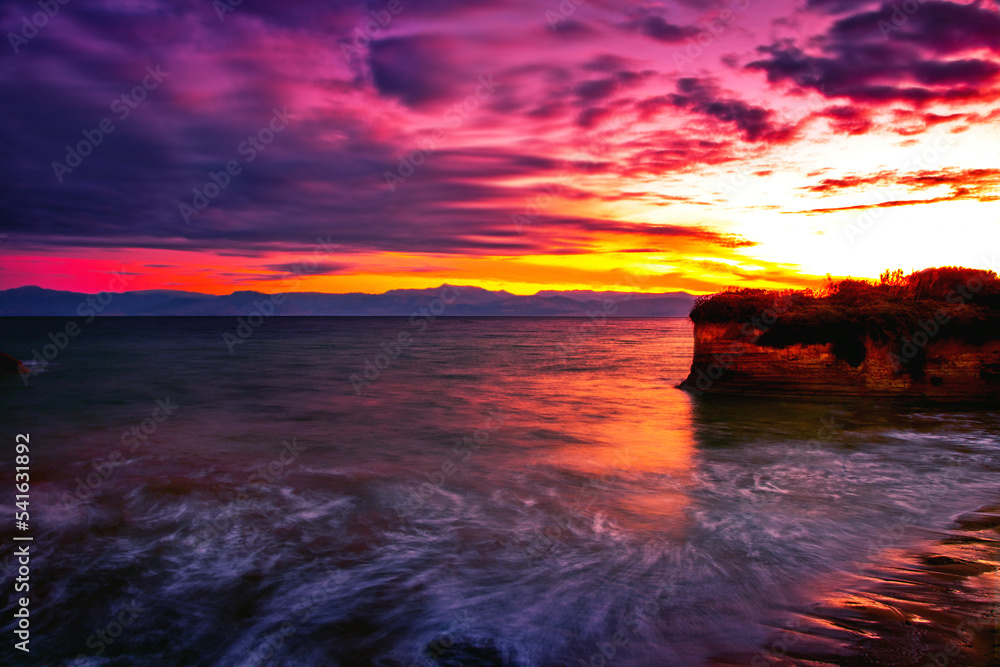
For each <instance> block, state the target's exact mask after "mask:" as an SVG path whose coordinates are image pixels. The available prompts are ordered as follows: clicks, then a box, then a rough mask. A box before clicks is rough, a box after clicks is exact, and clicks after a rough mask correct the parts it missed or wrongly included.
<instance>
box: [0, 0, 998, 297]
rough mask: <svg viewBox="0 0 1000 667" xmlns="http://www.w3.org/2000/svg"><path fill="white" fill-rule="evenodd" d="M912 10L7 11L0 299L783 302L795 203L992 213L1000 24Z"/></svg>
mask: <svg viewBox="0 0 1000 667" xmlns="http://www.w3.org/2000/svg"><path fill="white" fill-rule="evenodd" d="M903 4H905V3H894V2H885V3H883V2H879V1H877V0H876V1H874V2H867V1H862V0H807V2H806V3H803V2H801V1H800V0H768V1H767V2H761V3H753V4H752V5H751V4H750V3H746V2H745V1H744V0H736V1H735V2H731V1H729V0H712V1H711V2H703V1H701V0H665V2H662V3H652V4H650V3H641V2H630V1H627V2H585V3H575V2H563V3H560V2H554V1H552V0H512V1H506V0H505V1H501V0H420V1H418V0H412V1H409V0H403V1H402V2H401V3H398V4H396V3H389V2H381V1H373V2H357V1H356V0H333V1H331V2H320V1H319V0H305V1H304V2H296V3H292V4H288V3H281V2H278V1H277V0H254V1H253V2H243V3H240V4H238V5H232V4H228V3H226V2H217V3H213V2H206V1H203V0H197V1H196V0H176V1H168V0H141V1H140V0H137V1H130V2H112V1H110V0H109V1H102V2H84V3H79V4H78V3H75V2H71V3H68V4H66V5H64V6H62V8H61V10H60V12H59V14H58V15H57V16H54V17H52V18H51V19H50V20H49V21H48V23H47V24H46V25H44V26H42V27H39V28H38V30H37V34H34V33H32V36H31V37H30V38H29V37H24V36H22V34H21V33H22V29H23V28H24V23H23V19H24V17H25V16H26V14H25V13H26V12H29V10H31V12H34V11H35V7H36V6H35V5H31V4H30V3H28V4H23V3H22V4H19V5H17V4H13V3H4V4H0V33H2V34H3V35H4V36H5V42H6V45H5V48H6V49H7V50H6V52H5V53H4V54H2V55H0V114H2V116H3V121H4V122H3V123H2V124H0V145H2V146H3V153H4V159H3V160H0V182H2V183H3V185H4V187H3V196H2V197H0V234H4V235H6V236H4V237H2V239H0V240H2V244H0V253H3V258H2V261H0V287H7V286H15V285H20V284H34V283H43V284H49V281H55V280H57V278H56V277H50V274H51V273H52V271H50V269H49V268H48V264H47V262H49V261H50V260H52V261H57V262H58V266H59V267H60V273H59V276H63V278H58V279H59V280H62V279H65V280H67V281H72V280H81V281H86V280H94V281H95V286H96V288H97V289H103V286H102V285H101V283H100V281H99V280H97V279H95V278H92V277H93V276H95V275H96V276H101V275H102V273H101V272H102V271H107V270H114V269H116V268H117V263H118V262H120V261H121V260H122V258H125V257H127V258H129V259H130V260H132V261H134V262H135V264H136V270H137V271H139V272H140V273H142V276H140V277H138V278H137V279H136V280H137V281H140V282H141V281H146V282H144V283H143V286H145V287H156V286H160V285H166V284H170V285H184V286H187V287H188V288H190V289H205V290H211V291H216V292H219V291H224V290H225V289H226V288H227V287H228V286H231V285H235V284H239V283H240V281H246V280H253V281H258V282H262V283H268V281H272V280H273V281H280V280H283V279H288V278H290V277H293V276H299V277H301V278H302V283H303V284H304V285H308V286H309V288H310V289H326V290H334V291H337V290H362V291H363V290H375V289H386V288H389V287H396V286H402V285H405V286H408V287H412V286H426V285H428V284H431V281H438V282H440V281H443V280H451V281H453V282H458V281H459V280H462V281H465V282H470V283H474V282H476V281H479V283H480V284H482V285H484V286H485V285H488V286H490V287H491V288H497V287H498V286H510V285H514V286H517V289H520V290H521V291H525V290H527V289H528V285H535V284H541V283H545V284H546V285H548V286H553V285H561V286H566V285H576V286H577V287H581V284H579V283H580V281H587V280H604V279H607V278H608V277H609V276H610V275H612V273H613V272H614V271H615V270H619V269H623V270H624V269H628V268H629V267H636V266H642V267H643V268H644V269H646V268H649V267H662V271H663V277H662V281H663V282H662V283H656V281H653V282H651V284H653V283H656V284H666V283H667V282H669V281H675V282H674V283H672V284H675V285H676V286H679V285H687V286H695V287H697V288H698V289H705V290H707V289H710V288H712V287H713V286H715V287H719V286H722V285H723V284H725V282H726V281H728V280H730V279H732V278H733V276H738V277H739V278H740V279H741V280H742V279H743V275H744V274H746V275H748V276H749V275H753V274H754V272H758V274H757V275H759V276H761V280H762V281H775V280H778V278H777V277H778V276H780V275H784V276H785V281H786V282H785V284H795V281H799V280H806V279H805V278H800V277H796V276H794V275H793V272H794V271H797V270H803V271H805V270H807V269H803V268H801V267H802V266H805V265H807V264H808V262H807V261H806V260H805V259H802V260H801V261H800V259H799V258H797V255H796V253H798V252H799V251H800V248H801V247H802V244H801V243H798V242H796V243H794V244H793V243H791V242H790V241H787V240H786V239H785V238H784V237H780V235H778V234H777V233H774V232H773V231H772V225H773V224H775V223H774V220H775V219H780V220H782V221H785V220H789V218H788V217H787V215H786V216H782V215H775V214H774V212H775V211H778V212H781V213H784V214H788V212H789V211H793V212H794V211H797V210H799V209H802V208H815V202H809V203H806V204H803V202H802V201H801V200H802V198H803V196H804V195H807V196H810V197H815V198H820V197H825V196H828V195H829V196H833V195H835V194H837V193H844V194H845V196H850V194H851V193H852V192H853V193H857V192H860V191H862V190H863V189H865V188H883V189H894V190H896V191H900V192H901V193H902V194H901V195H900V196H886V197H882V198H881V199H880V201H881V202H882V204H881V205H883V206H889V205H891V204H892V202H904V203H906V205H909V203H910V200H909V199H908V197H919V198H921V199H922V200H924V201H927V202H934V203H945V204H948V203H950V202H955V201H962V202H966V203H971V202H975V203H976V204H977V205H979V204H981V205H983V206H986V205H988V204H989V205H991V204H990V202H991V201H992V198H993V197H994V191H993V190H992V189H991V188H992V187H993V186H994V185H995V175H992V174H991V173H989V170H988V168H989V167H990V165H991V164H992V162H991V161H990V160H993V159H994V156H995V154H996V150H997V149H998V148H1000V147H998V146H997V143H996V133H995V130H994V128H995V127H996V123H997V122H998V121H1000V111H998V110H997V109H996V108H995V107H996V101H997V98H998V90H1000V18H998V11H997V4H996V3H989V2H971V3H965V4H962V3H958V2H943V1H942V0H927V1H926V2H919V3H916V5H915V6H916V7H917V8H916V10H915V11H913V12H910V13H907V10H906V8H905V7H903ZM390 5H391V6H392V8H393V9H391V10H390ZM897 5H899V7H900V9H897ZM220 6H221V7H222V9H220ZM906 7H910V5H909V4H907V5H906ZM900 12H902V13H900ZM10 35H14V36H15V38H11V37H10ZM102 128H103V129H102ZM931 130H933V134H934V135H941V136H944V137H946V138H950V139H953V140H954V141H953V142H951V143H954V144H955V145H954V147H953V148H949V150H948V152H947V154H946V155H945V154H942V156H941V158H940V160H939V163H934V164H929V163H928V164H925V163H919V164H918V165H917V166H913V165H914V163H910V164H909V166H902V167H898V168H896V169H892V168H891V166H892V165H893V164H897V165H902V164H905V162H904V160H905V159H906V156H907V155H908V154H907V153H906V151H908V150H910V148H911V147H912V150H913V151H914V152H918V151H919V150H920V149H921V145H920V142H921V141H924V140H925V137H924V136H923V135H928V134H931V132H930V131H931ZM951 143H949V146H950V145H951ZM870 156H874V157H872V159H875V158H877V161H876V162H872V165H873V166H870V167H868V169H870V171H872V172H876V175H874V176H873V175H864V174H862V175H857V173H856V172H858V171H864V170H865V169H866V168H864V167H861V166H859V163H858V161H859V160H868V159H869V157H870ZM883 169H885V170H886V171H885V175H883V174H882V171H881V170H883ZM898 172H903V173H898ZM844 174H846V176H841V177H840V179H839V180H838V179H835V178H833V176H835V175H844ZM802 178H805V179H806V180H805V181H803V180H801V179H802ZM824 178H825V179H826V180H820V179H824ZM866 178H867V179H868V180H867V181H866V180H865V179H866ZM893 179H898V182H896V183H892V182H891V181H892V180H893ZM803 185H805V187H806V189H800V187H801V186H803ZM824 203H830V204H831V208H832V207H833V206H832V205H839V204H841V202H839V201H832V200H830V201H825V202H824ZM855 204H857V202H856V201H848V202H846V203H844V206H854V205H855ZM899 205H904V204H903V203H901V204H899ZM963 205H964V204H963ZM928 208H931V207H928ZM990 210H992V209H990ZM978 215H980V216H981V217H982V218H983V219H987V218H988V219H995V217H996V216H995V215H994V214H992V213H988V212H986V211H985V209H984V212H983V213H981V214H978ZM991 215H992V216H993V217H992V218H990V216H991ZM517 216H521V217H520V218H518V217H517ZM763 216H767V217H763ZM522 219H527V220H529V222H530V224H523V223H519V222H518V220H522ZM826 219H827V218H823V220H826ZM815 223H816V220H815V219H810V221H809V224H810V225H813V224H815ZM802 228H805V226H803V227H802ZM809 229H810V231H809V232H808V233H809V234H812V235H813V236H815V237H817V238H818V237H820V236H822V234H820V231H821V230H816V229H814V228H812V227H810V228H809ZM803 233H805V232H803ZM800 240H801V239H800ZM317 252H319V253H320V255H321V258H319V259H317V260H316V261H315V262H314V265H315V266H314V269H311V270H310V271H309V272H307V273H306V274H303V273H301V272H300V273H296V268H295V267H296V266H301V263H302V260H303V258H304V257H310V258H311V257H313V255H314V254H315V253H317ZM810 252H812V253H813V257H814V261H813V262H812V263H811V264H809V269H808V270H810V271H814V272H815V273H816V274H817V275H822V274H824V273H826V271H828V270H834V269H835V267H827V266H820V264H822V263H824V262H826V261H832V260H831V258H834V257H835V255H834V254H833V253H831V252H827V251H823V250H820V249H818V248H813V249H812V250H810ZM851 257H854V255H851V256H850V257H848V259H847V260H845V261H853V260H852V259H851ZM53 258H54V259H53ZM695 258H697V259H695ZM248 260H250V264H252V266H248V265H247V263H248ZM311 266H312V265H311ZM412 267H423V268H420V270H419V271H418V270H413V268H412ZM512 267H513V268H512ZM796 267H799V268H796ZM882 268H884V267H882ZM852 269H853V267H852ZM251 270H252V271H253V274H252V275H251V274H250V273H248V271H251ZM855 275H857V274H855ZM876 275H877V274H876ZM63 286H64V287H66V286H70V287H72V285H65V284H64V285H63ZM582 286H584V287H585V286H586V285H582ZM266 287H268V288H271V287H274V288H275V289H277V288H279V287H281V285H280V284H277V282H275V284H267V285H266Z"/></svg>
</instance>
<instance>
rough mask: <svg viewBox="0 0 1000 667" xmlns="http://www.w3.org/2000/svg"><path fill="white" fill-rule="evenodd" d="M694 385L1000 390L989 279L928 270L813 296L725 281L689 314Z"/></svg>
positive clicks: (687, 385) (883, 391)
mask: <svg viewBox="0 0 1000 667" xmlns="http://www.w3.org/2000/svg"><path fill="white" fill-rule="evenodd" d="M691 319H692V320H694V322H695V330H694V336H695V341H694V359H693V362H692V364H691V373H690V375H689V376H688V377H687V379H686V380H684V382H682V383H681V385H680V386H681V388H683V389H687V390H690V391H692V392H694V393H713V394H757V395H775V396H779V395H789V396H795V395H798V396H801V395H813V396H907V397H925V398H932V399H945V400H964V399H978V398H985V397H1000V279H998V278H997V277H996V275H995V274H993V273H992V272H989V271H977V270H973V269H957V268H946V269H927V270H925V271H921V272H917V273H914V274H912V275H910V276H908V277H905V278H904V277H902V276H901V275H898V274H897V275H895V276H893V280H891V281H887V280H886V278H885V277H883V281H882V283H881V284H872V283H868V282H864V281H853V280H847V281H843V282H841V283H839V284H833V283H831V285H830V286H828V287H827V289H826V290H825V291H824V293H822V294H820V295H817V294H813V293H811V292H788V293H777V292H768V291H765V290H735V291H728V292H723V293H721V294H716V295H712V296H709V297H704V298H703V299H701V300H700V301H699V302H698V303H697V304H696V305H695V308H694V310H692V311H691Z"/></svg>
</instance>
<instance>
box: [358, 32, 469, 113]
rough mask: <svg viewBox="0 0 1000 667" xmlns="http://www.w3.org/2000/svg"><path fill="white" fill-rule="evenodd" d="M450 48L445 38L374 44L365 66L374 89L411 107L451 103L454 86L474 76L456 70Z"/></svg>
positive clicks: (389, 41)
mask: <svg viewBox="0 0 1000 667" xmlns="http://www.w3.org/2000/svg"><path fill="white" fill-rule="evenodd" d="M450 47H451V40H449V39H448V38H444V37H437V36H429V35H418V36H413V37H393V38H390V39H383V40H378V41H373V42H372V43H371V46H370V47H369V53H368V64H369V67H370V68H371V73H372V79H373V80H374V83H375V87H376V88H377V89H378V90H379V92H380V93H382V94H383V95H385V96H387V97H395V98H397V99H399V100H400V101H401V102H403V104H406V105H407V106H411V107H422V106H425V105H428V104H432V103H437V102H446V101H450V100H454V98H455V97H456V94H455V93H454V91H453V86H455V85H458V83H459V82H462V81H468V82H475V80H476V77H475V76H465V75H462V74H461V73H459V72H457V71H456V67H455V59H454V58H451V57H449V53H450V52H451V48H450ZM468 85H469V84H468V83H466V86H467V87H468ZM463 96H464V94H463Z"/></svg>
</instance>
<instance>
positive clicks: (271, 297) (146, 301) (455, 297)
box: [0, 285, 695, 317]
mask: <svg viewBox="0 0 1000 667" xmlns="http://www.w3.org/2000/svg"><path fill="white" fill-rule="evenodd" d="M442 297H444V298H443V299H442ZM694 299H695V297H694V296H693V295H691V294H688V293H686V292H664V293H656V294H650V293H638V292H597V291H589V290H574V291H565V292H559V291H553V290H545V291H542V292H538V293H537V294H534V295H530V296H519V295H516V294H511V293H510V292H506V291H491V290H486V289H483V288H480V287H469V286H461V285H459V286H452V285H441V286H440V287H437V288H431V289H396V290H390V291H388V292H385V293H384V294H363V293H357V292H355V293H350V294H327V293H322V292H287V293H284V294H264V293H262V292H254V291H239V292H233V293H232V294H226V295H214V294H201V293H199V292H184V291H179V290H137V291H131V292H120V293H112V292H102V293H101V294H100V295H94V294H84V293H81V292H65V291H59V290H50V289H44V288H41V287H17V288H14V289H8V290H2V291H0V316H56V317H86V316H89V315H92V314H96V315H118V316H137V315H174V316H190V315H203V316H213V315H215V316H218V315H236V316H238V315H248V314H250V313H251V312H254V311H255V310H257V309H258V308H261V307H263V308H265V309H266V308H267V306H266V305H262V306H259V305H258V304H264V303H265V302H268V301H269V302H270V303H271V305H273V312H274V314H275V315H326V316H330V315H334V316H337V315H339V316H387V315H393V316H409V315H412V314H414V313H417V312H419V310H420V309H421V308H431V310H430V312H431V313H432V314H435V315H441V316H451V315H466V316H468V315H479V316H492V317H502V316H507V317H511V316H514V317H517V316H520V317H539V316H571V317H600V316H601V315H602V314H603V315H606V316H608V317H686V316H687V315H688V313H689V312H690V311H691V308H692V306H693V304H694ZM437 300H440V301H437Z"/></svg>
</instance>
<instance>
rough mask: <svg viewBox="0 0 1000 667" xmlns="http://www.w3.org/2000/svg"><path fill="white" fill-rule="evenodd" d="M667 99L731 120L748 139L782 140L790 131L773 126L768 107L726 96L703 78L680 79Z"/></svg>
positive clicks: (686, 107) (682, 105)
mask: <svg viewBox="0 0 1000 667" xmlns="http://www.w3.org/2000/svg"><path fill="white" fill-rule="evenodd" d="M668 99H669V101H670V103H671V104H673V105H674V106H677V107H681V108H685V109H690V110H691V111H694V112H696V113H700V114H704V115H706V116H709V117H711V118H714V119H716V120H721V121H724V122H727V123H732V124H733V125H735V126H736V127H737V128H738V129H739V130H740V131H741V132H743V136H744V137H745V138H746V140H747V141H765V140H766V141H772V142H778V141H784V140H786V139H787V138H788V137H789V136H790V135H791V133H792V131H793V130H792V128H791V127H780V126H778V125H776V124H775V122H774V119H773V116H774V113H773V112H772V111H771V110H769V109H764V108H763V107H757V106H753V105H750V104H747V103H746V102H743V101H741V100H737V99H732V98H726V97H724V96H723V95H722V94H721V93H720V91H719V89H718V87H717V86H716V85H715V84H714V83H712V82H710V81H707V80H705V79H697V78H690V77H688V78H683V79H680V80H679V81H678V82H677V92H676V93H675V94H673V95H670V96H669V98H668ZM647 102H648V100H647Z"/></svg>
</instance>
